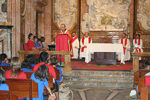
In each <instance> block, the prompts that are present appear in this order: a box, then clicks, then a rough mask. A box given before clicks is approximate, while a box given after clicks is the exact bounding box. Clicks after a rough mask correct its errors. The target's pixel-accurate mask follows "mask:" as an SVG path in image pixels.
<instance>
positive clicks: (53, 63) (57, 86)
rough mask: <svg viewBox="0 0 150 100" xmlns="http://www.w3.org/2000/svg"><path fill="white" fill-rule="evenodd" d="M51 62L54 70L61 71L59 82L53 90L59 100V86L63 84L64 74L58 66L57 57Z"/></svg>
mask: <svg viewBox="0 0 150 100" xmlns="http://www.w3.org/2000/svg"><path fill="white" fill-rule="evenodd" d="M50 62H51V65H52V66H53V67H54V68H56V69H58V70H59V80H56V81H55V85H53V86H54V87H53V89H52V90H54V92H55V95H56V98H57V100H59V84H61V82H62V75H63V72H62V70H61V68H60V67H59V66H58V65H57V64H58V59H57V56H51V58H50Z"/></svg>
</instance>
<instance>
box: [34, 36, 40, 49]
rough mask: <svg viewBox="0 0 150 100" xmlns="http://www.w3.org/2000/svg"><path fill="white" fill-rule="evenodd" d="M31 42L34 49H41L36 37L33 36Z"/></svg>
mask: <svg viewBox="0 0 150 100" xmlns="http://www.w3.org/2000/svg"><path fill="white" fill-rule="evenodd" d="M33 40H34V45H35V47H36V48H37V49H38V50H40V49H41V44H40V43H39V39H38V38H37V36H34V37H33Z"/></svg>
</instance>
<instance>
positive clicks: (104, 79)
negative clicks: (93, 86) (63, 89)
mask: <svg viewBox="0 0 150 100" xmlns="http://www.w3.org/2000/svg"><path fill="white" fill-rule="evenodd" d="M64 80H68V81H69V80H70V81H71V80H72V81H93V82H95V81H96V82H133V77H113V76H112V77H108V76H106V77H101V76H99V77H89V76H88V77H87V76H86V77H85V76H64Z"/></svg>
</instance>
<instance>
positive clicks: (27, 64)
mask: <svg viewBox="0 0 150 100" xmlns="http://www.w3.org/2000/svg"><path fill="white" fill-rule="evenodd" d="M38 62H39V59H38V58H36V57H35V56H34V55H28V56H26V57H25V59H24V61H23V62H22V64H21V68H22V71H26V72H31V71H32V69H33V67H34V66H35V65H36V64H37V63H38Z"/></svg>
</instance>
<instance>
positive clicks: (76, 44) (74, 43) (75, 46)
mask: <svg viewBox="0 0 150 100" xmlns="http://www.w3.org/2000/svg"><path fill="white" fill-rule="evenodd" d="M71 46H72V47H71V53H72V54H71V58H73V59H77V58H78V49H79V40H78V37H77V36H76V33H72V39H71Z"/></svg>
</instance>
